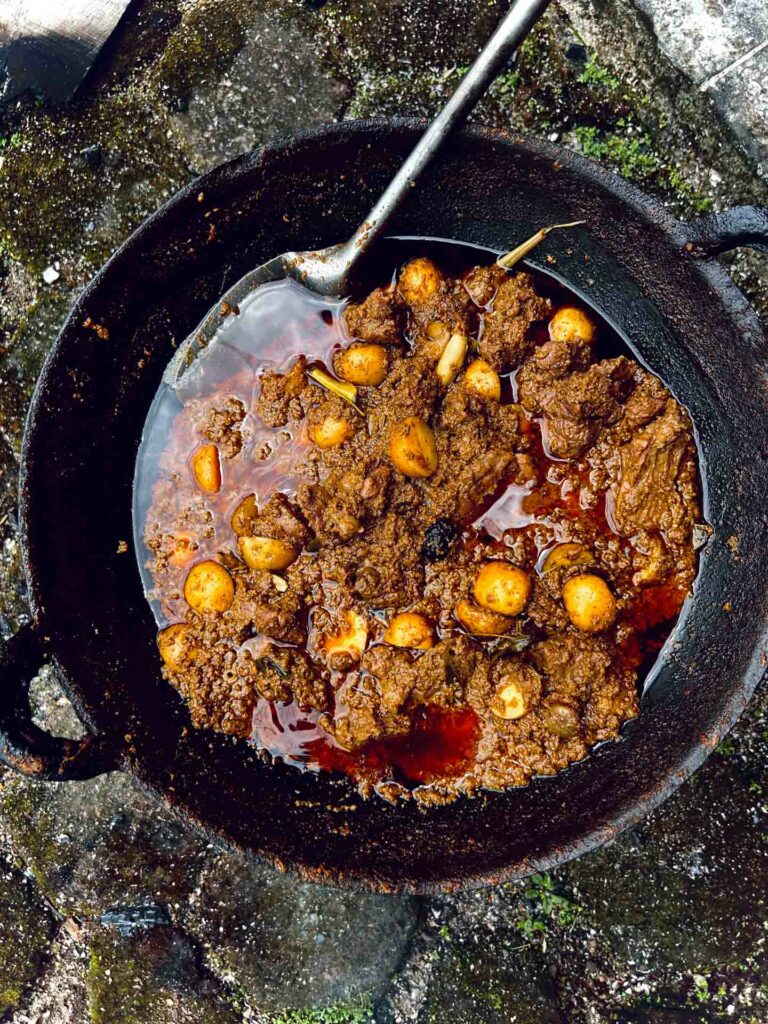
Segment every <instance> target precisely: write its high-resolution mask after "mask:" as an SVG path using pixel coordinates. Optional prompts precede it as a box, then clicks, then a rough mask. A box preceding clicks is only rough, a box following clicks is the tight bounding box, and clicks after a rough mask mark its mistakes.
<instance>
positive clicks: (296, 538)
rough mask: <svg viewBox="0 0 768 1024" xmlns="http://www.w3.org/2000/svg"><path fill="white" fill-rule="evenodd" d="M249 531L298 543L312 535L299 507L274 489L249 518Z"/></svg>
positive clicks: (256, 534) (301, 543) (302, 542)
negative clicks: (264, 503)
mask: <svg viewBox="0 0 768 1024" xmlns="http://www.w3.org/2000/svg"><path fill="white" fill-rule="evenodd" d="M249 533H250V534H251V536H254V537H274V538H275V539H276V540H284V541H288V542H289V543H291V544H298V545H303V544H306V542H307V541H308V540H309V539H310V537H311V535H312V534H311V531H310V530H309V527H308V526H307V524H306V522H305V521H304V518H303V516H302V515H301V512H300V511H299V509H298V508H296V507H295V506H294V505H293V503H292V502H291V500H290V498H288V496H287V495H285V494H283V493H282V492H281V491H275V493H274V494H273V495H272V496H271V497H270V498H269V500H268V501H267V503H266V505H264V507H263V508H262V509H261V510H260V511H259V513H258V514H257V515H256V516H255V517H254V518H253V519H252V520H251V522H250V529H249Z"/></svg>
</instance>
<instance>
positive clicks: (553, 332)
mask: <svg viewBox="0 0 768 1024" xmlns="http://www.w3.org/2000/svg"><path fill="white" fill-rule="evenodd" d="M549 336H550V338H551V339H552V341H588V342H590V343H591V342H593V341H594V340H595V325H594V324H593V323H592V321H591V320H590V319H589V317H588V316H587V314H586V313H585V312H583V310H581V309H577V308H576V306H563V308H562V309H558V311H557V312H556V313H555V315H554V316H553V317H552V319H551V320H550V321H549Z"/></svg>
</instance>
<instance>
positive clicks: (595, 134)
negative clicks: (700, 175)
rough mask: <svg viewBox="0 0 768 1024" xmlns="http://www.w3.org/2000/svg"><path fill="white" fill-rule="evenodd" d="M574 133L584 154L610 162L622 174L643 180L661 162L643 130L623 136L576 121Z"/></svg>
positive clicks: (651, 173)
mask: <svg viewBox="0 0 768 1024" xmlns="http://www.w3.org/2000/svg"><path fill="white" fill-rule="evenodd" d="M621 127H622V128H623V127H624V125H622V126H621ZM574 134H575V136H576V138H577V139H578V141H579V145H580V146H581V149H582V151H583V153H584V155H585V156H588V157H591V158H592V159H593V160H604V161H606V162H607V163H610V164H613V165H614V166H615V167H616V169H617V170H618V172H619V174H621V175H622V176H623V177H625V178H631V179H633V180H636V181H643V180H645V179H647V178H649V177H650V176H651V175H653V174H655V173H656V172H657V171H658V169H659V167H660V165H661V161H660V159H659V157H658V156H657V155H656V154H655V153H654V151H653V146H652V143H651V139H650V137H649V135H648V134H647V133H645V132H643V133H642V134H641V135H639V136H634V135H633V136H630V137H627V136H626V135H624V134H616V133H613V132H601V131H600V129H598V128H596V127H594V126H592V125H578V126H577V127H576V129H575V131H574Z"/></svg>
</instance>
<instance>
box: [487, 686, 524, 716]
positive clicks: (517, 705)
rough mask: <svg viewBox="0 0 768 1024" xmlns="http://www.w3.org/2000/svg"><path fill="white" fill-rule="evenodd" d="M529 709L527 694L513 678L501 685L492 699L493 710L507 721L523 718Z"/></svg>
mask: <svg viewBox="0 0 768 1024" xmlns="http://www.w3.org/2000/svg"><path fill="white" fill-rule="evenodd" d="M527 710H528V709H527V708H526V706H525V695H524V694H523V691H522V689H521V687H520V686H519V685H518V684H517V683H515V682H513V681H512V680H510V681H509V682H507V683H505V684H504V685H503V686H501V687H500V688H499V689H498V690H497V691H496V694H495V696H494V698H493V699H492V701H491V712H492V713H493V714H494V715H496V717H497V718H504V719H506V720H507V721H511V720H512V719H515V718H522V717H523V715H524V714H525V712H526V711H527Z"/></svg>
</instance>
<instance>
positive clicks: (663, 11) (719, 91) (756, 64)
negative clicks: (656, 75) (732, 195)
mask: <svg viewBox="0 0 768 1024" xmlns="http://www.w3.org/2000/svg"><path fill="white" fill-rule="evenodd" d="M637 5H638V7H639V8H640V9H641V10H642V11H643V12H644V13H645V14H646V15H647V16H648V17H649V18H650V19H651V23H652V25H653V29H654V32H655V34H656V37H657V39H658V40H659V45H660V47H661V50H662V52H663V53H664V54H666V56H668V57H669V58H670V59H671V60H672V61H673V62H674V63H675V65H676V66H677V67H679V68H680V69H681V70H682V71H684V72H685V73H686V74H687V75H689V77H690V78H691V79H692V81H693V82H695V84H696V85H697V86H698V87H699V88H700V89H701V90H702V91H706V92H708V93H709V95H710V96H712V98H713V99H714V101H715V103H716V105H717V107H718V109H719V110H720V112H721V114H722V115H723V116H724V117H725V119H726V120H727V122H728V123H729V124H730V126H731V127H732V128H733V130H734V131H735V132H736V134H737V135H738V137H739V139H740V140H741V142H742V144H743V145H744V146H745V148H746V149H747V150H748V151H749V152H750V153H751V155H752V156H753V158H754V159H755V161H756V164H757V170H758V172H759V173H760V174H763V175H765V174H768V141H767V140H768V6H767V5H765V4H762V3H755V2H754V0H730V2H727V3H720V2H714V3H713V2H712V0H637Z"/></svg>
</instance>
